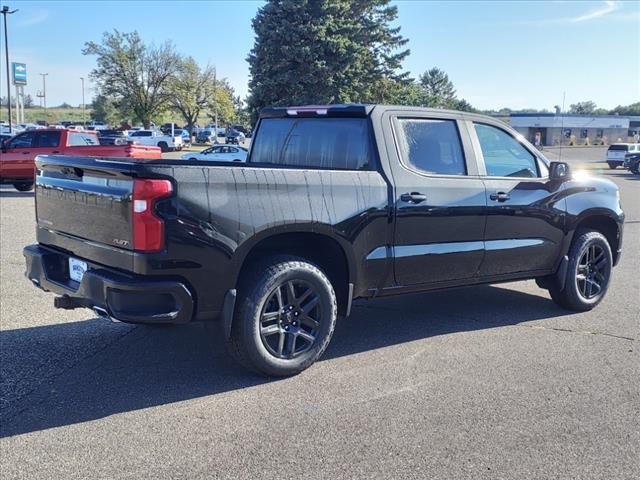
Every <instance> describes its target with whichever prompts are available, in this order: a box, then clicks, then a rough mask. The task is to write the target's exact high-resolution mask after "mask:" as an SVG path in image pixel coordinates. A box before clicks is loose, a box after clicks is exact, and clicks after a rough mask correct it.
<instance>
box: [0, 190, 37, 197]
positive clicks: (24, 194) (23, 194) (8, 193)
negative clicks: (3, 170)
mask: <svg viewBox="0 0 640 480" xmlns="http://www.w3.org/2000/svg"><path fill="white" fill-rule="evenodd" d="M33 196H34V194H33V190H32V191H30V192H18V191H17V190H6V189H4V188H2V189H0V198H24V197H33Z"/></svg>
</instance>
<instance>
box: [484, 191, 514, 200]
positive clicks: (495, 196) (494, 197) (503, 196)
mask: <svg viewBox="0 0 640 480" xmlns="http://www.w3.org/2000/svg"><path fill="white" fill-rule="evenodd" d="M489 198H490V199H491V200H494V201H497V202H506V201H507V200H509V199H510V198H511V196H510V195H509V194H508V193H505V192H496V193H492V194H491V195H489Z"/></svg>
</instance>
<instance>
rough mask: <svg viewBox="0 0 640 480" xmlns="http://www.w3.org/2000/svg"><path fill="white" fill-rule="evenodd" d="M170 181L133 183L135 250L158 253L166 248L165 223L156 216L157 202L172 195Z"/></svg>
mask: <svg viewBox="0 0 640 480" xmlns="http://www.w3.org/2000/svg"><path fill="white" fill-rule="evenodd" d="M171 191H172V187H171V182H170V181H169V180H156V179H136V180H134V181H133V199H132V200H133V202H132V203H133V249H134V250H136V251H139V252H157V251H159V250H162V248H163V247H164V221H163V220H162V219H161V218H159V217H157V216H156V215H155V214H154V211H153V207H154V204H155V202H156V201H157V200H159V199H161V198H164V197H168V196H169V195H171Z"/></svg>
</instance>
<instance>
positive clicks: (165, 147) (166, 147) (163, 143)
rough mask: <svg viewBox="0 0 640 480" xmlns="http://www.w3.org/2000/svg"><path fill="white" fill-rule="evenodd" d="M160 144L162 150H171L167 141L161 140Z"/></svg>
mask: <svg viewBox="0 0 640 480" xmlns="http://www.w3.org/2000/svg"><path fill="white" fill-rule="evenodd" d="M158 146H159V147H160V151H161V152H162V153H164V152H168V151H169V145H167V142H159V143H158Z"/></svg>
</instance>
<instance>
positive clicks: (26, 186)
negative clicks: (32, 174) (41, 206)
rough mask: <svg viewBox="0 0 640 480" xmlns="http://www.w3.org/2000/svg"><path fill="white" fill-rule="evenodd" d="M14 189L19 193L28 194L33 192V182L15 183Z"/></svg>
mask: <svg viewBox="0 0 640 480" xmlns="http://www.w3.org/2000/svg"><path fill="white" fill-rule="evenodd" d="M13 188H15V189H16V190H18V191H19V192H28V191H30V190H33V182H23V183H14V184H13Z"/></svg>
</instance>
